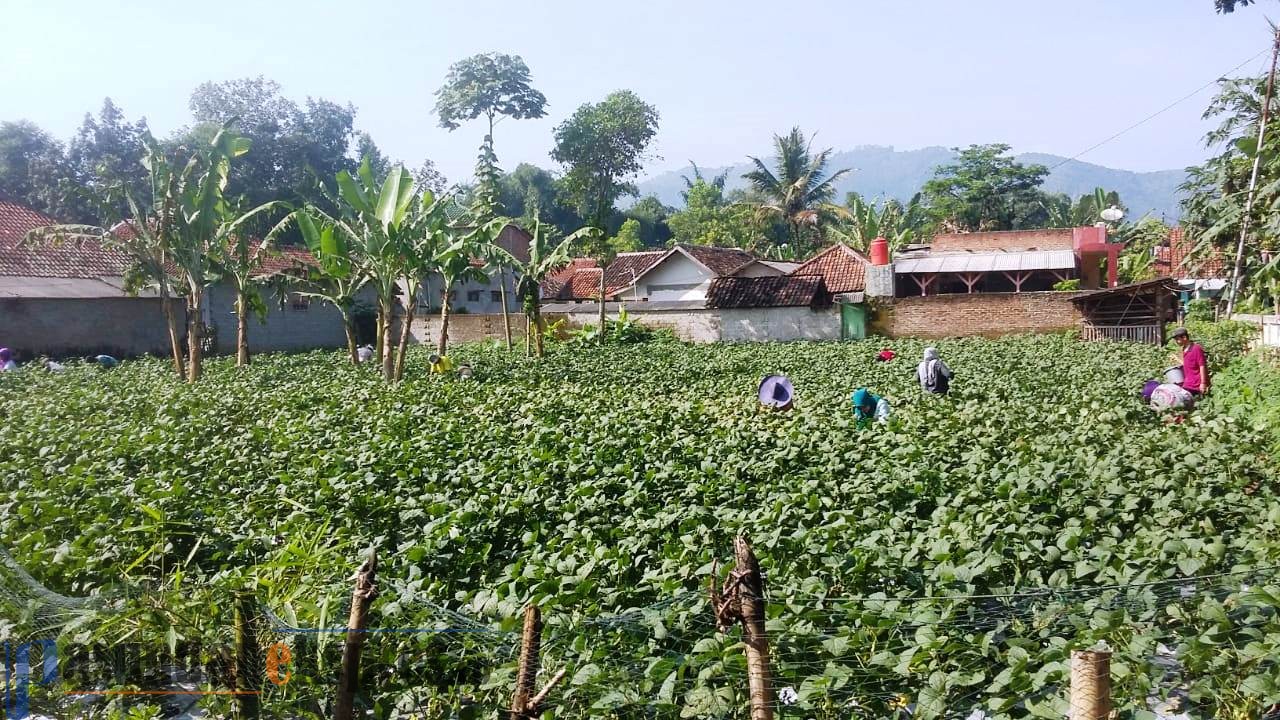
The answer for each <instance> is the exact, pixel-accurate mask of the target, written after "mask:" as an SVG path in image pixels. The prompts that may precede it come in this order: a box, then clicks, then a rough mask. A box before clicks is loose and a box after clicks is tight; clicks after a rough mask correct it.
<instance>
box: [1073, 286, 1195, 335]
mask: <svg viewBox="0 0 1280 720" xmlns="http://www.w3.org/2000/svg"><path fill="white" fill-rule="evenodd" d="M1177 292H1178V284H1177V283H1176V282H1175V281H1174V280H1172V279H1170V278H1167V277H1162V278H1156V279H1155V280H1147V281H1145V282H1140V283H1131V284H1129V285H1120V286H1118V287H1113V288H1106V289H1103V290H1092V291H1089V292H1085V293H1081V294H1080V295H1077V296H1076V297H1074V298H1072V300H1071V302H1073V303H1075V306H1076V309H1077V310H1079V311H1080V315H1081V316H1082V317H1083V319H1084V326H1083V328H1082V330H1081V335H1082V336H1083V337H1084V339H1085V340H1129V341H1131V342H1140V343H1149V344H1152V345H1164V343H1165V326H1166V325H1167V324H1168V323H1169V322H1170V321H1176V320H1177V312H1178V311H1177V308H1178V303H1177Z"/></svg>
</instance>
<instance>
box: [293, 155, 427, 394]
mask: <svg viewBox="0 0 1280 720" xmlns="http://www.w3.org/2000/svg"><path fill="white" fill-rule="evenodd" d="M337 182H338V192H339V199H340V202H339V203H338V207H339V209H340V216H339V217H334V216H331V215H328V214H327V213H325V212H324V211H322V210H320V209H318V208H316V207H314V206H308V207H307V208H306V209H305V211H304V212H305V213H309V214H312V215H314V216H316V217H317V218H319V219H320V220H321V223H322V224H323V225H324V226H326V229H330V228H331V229H332V231H333V237H332V238H331V239H330V242H335V240H336V238H338V237H341V238H342V242H343V243H345V244H346V246H347V248H348V257H349V258H350V259H351V261H352V265H353V266H354V267H353V270H354V272H356V273H358V274H360V275H363V276H364V277H365V278H366V279H367V281H368V283H369V285H370V286H371V287H372V288H373V291H374V294H375V295H376V297H377V300H378V328H377V341H376V344H377V357H378V360H379V361H380V363H381V365H382V374H383V377H384V378H385V379H386V380H387V381H391V380H394V378H395V353H393V352H392V347H393V345H394V338H392V337H391V327H392V322H393V319H394V317H395V306H396V302H397V298H398V296H399V294H400V282H401V279H402V278H403V277H404V275H405V268H406V265H407V262H408V260H407V253H406V246H407V245H408V243H409V238H411V237H412V236H413V234H414V233H415V232H417V227H416V215H415V213H414V211H413V205H414V197H415V193H414V182H413V176H412V175H410V174H409V171H408V170H405V169H404V166H403V165H396V166H395V167H393V168H392V169H391V172H390V173H388V175H387V178H386V180H385V181H383V183H382V185H381V186H379V185H378V183H377V181H376V180H375V179H374V176H373V170H372V168H371V166H370V162H369V158H368V157H366V158H365V159H364V161H363V162H361V163H360V168H359V170H358V171H357V173H356V175H355V176H352V175H351V174H350V173H348V172H347V171H346V170H342V171H340V172H339V173H338V174H337ZM320 239H321V240H323V239H324V238H323V235H322V236H321V238H320Z"/></svg>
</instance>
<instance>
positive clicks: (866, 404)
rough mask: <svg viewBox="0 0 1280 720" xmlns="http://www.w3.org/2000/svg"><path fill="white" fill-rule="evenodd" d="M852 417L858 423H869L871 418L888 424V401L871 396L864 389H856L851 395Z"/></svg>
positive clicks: (889, 411)
mask: <svg viewBox="0 0 1280 720" xmlns="http://www.w3.org/2000/svg"><path fill="white" fill-rule="evenodd" d="M852 400H853V417H854V419H856V420H857V421H858V422H863V421H870V420H871V419H872V418H874V419H875V420H877V421H879V422H882V423H884V422H889V415H890V414H891V412H892V411H891V410H890V409H889V401H888V400H885V399H884V398H882V397H880V396H879V395H875V394H872V392H871V391H870V390H868V389H866V388H858V389H857V391H855V392H854V393H853V398H852Z"/></svg>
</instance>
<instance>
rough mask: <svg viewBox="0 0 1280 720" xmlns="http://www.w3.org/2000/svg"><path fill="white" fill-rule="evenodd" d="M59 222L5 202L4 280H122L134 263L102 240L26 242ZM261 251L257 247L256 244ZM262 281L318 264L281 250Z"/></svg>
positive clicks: (0, 231)
mask: <svg viewBox="0 0 1280 720" xmlns="http://www.w3.org/2000/svg"><path fill="white" fill-rule="evenodd" d="M56 224H57V221H56V220H54V219H53V218H51V217H49V216H47V215H43V214H41V213H38V212H36V211H35V210H32V209H30V208H27V207H23V206H22V205H18V204H17V203H12V202H7V201H4V200H0V276H9V277H44V278H99V277H121V276H123V275H124V274H125V272H126V271H127V270H128V269H129V266H130V260H129V258H128V256H126V255H125V254H124V253H123V252H120V251H118V250H114V249H112V248H109V247H103V246H102V243H101V242H99V241H97V240H83V241H65V242H64V241H59V240H51V241H50V242H45V243H35V244H32V243H28V242H26V236H27V233H28V232H29V231H31V230H34V229H36V228H41V227H48V226H50V225H56ZM113 232H115V234H117V235H119V236H121V237H122V238H128V237H132V236H133V235H134V230H133V226H132V225H129V224H126V223H121V224H119V225H117V226H116V227H115V228H113ZM254 247H255V249H256V247H257V242H256V241H255V242H254ZM261 262H262V269H261V270H260V271H259V273H258V276H259V277H263V276H267V275H275V274H277V273H282V272H287V271H290V270H296V269H297V268H299V266H312V267H314V266H315V264H316V261H315V258H314V257H312V255H311V253H310V252H309V251H307V250H306V248H300V247H293V246H278V247H276V248H275V249H274V250H272V251H271V252H268V253H266V254H264V255H263V256H262V258H261Z"/></svg>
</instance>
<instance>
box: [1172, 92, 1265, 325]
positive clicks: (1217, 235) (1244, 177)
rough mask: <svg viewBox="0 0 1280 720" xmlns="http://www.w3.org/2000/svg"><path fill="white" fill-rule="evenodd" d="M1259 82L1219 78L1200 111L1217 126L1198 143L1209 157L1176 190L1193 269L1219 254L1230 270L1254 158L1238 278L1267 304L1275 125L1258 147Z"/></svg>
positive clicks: (1193, 169)
mask: <svg viewBox="0 0 1280 720" xmlns="http://www.w3.org/2000/svg"><path fill="white" fill-rule="evenodd" d="M1265 88H1266V79H1265V77H1245V78H1224V79H1222V80H1220V81H1219V88H1218V94H1217V95H1216V96H1214V99H1213V100H1212V101H1211V102H1210V103H1209V107H1208V108H1207V109H1206V110H1205V112H1204V117H1205V119H1206V120H1216V121H1217V122H1218V125H1217V126H1216V127H1214V128H1213V129H1211V130H1210V131H1209V132H1208V133H1207V134H1206V135H1205V138H1204V142H1205V146H1206V147H1207V148H1210V149H1211V150H1212V151H1213V152H1214V153H1215V155H1214V156H1213V157H1210V158H1209V159H1208V160H1206V161H1205V162H1204V163H1203V164H1202V165H1198V166H1194V167H1190V168H1187V181H1186V182H1185V183H1184V184H1183V185H1182V186H1181V187H1180V188H1179V189H1180V190H1181V191H1182V193H1183V197H1184V200H1183V202H1182V207H1183V217H1182V225H1183V228H1184V232H1185V233H1186V234H1187V237H1189V238H1192V239H1194V241H1195V247H1194V250H1193V253H1192V258H1191V263H1192V266H1193V269H1194V267H1195V266H1196V265H1198V264H1199V262H1200V261H1201V260H1203V259H1205V258H1206V257H1208V256H1209V255H1211V254H1213V253H1223V254H1224V255H1225V256H1226V257H1227V258H1229V259H1228V264H1229V265H1230V266H1234V260H1235V255H1236V245H1237V242H1238V240H1239V237H1240V231H1241V226H1242V225H1243V223H1244V218H1245V207H1246V206H1247V205H1248V196H1249V182H1250V178H1251V176H1252V173H1253V164H1254V160H1255V159H1256V160H1257V161H1258V182H1257V188H1256V191H1255V193H1254V200H1253V206H1252V208H1251V211H1250V216H1249V228H1251V230H1250V233H1249V234H1250V236H1251V237H1250V238H1249V242H1246V243H1245V253H1244V256H1243V257H1242V264H1241V269H1242V271H1243V276H1244V277H1245V278H1246V280H1245V283H1244V286H1243V287H1242V288H1241V291H1242V292H1243V293H1245V294H1249V295H1254V296H1258V297H1260V298H1261V299H1264V300H1268V301H1274V300H1275V299H1276V297H1277V296H1278V295H1280V252H1277V250H1280V244H1278V243H1277V238H1280V215H1277V213H1276V212H1274V208H1275V207H1276V204H1277V202H1280V127H1277V123H1269V124H1268V126H1267V132H1266V137H1265V138H1263V143H1262V148H1261V153H1259V148H1258V123H1259V119H1260V117H1261V111H1262V104H1263V97H1264V96H1265V92H1266V90H1265ZM1270 113H1271V117H1272V118H1275V117H1276V116H1277V114H1278V113H1280V97H1278V96H1276V95H1273V97H1272V99H1271V110H1270Z"/></svg>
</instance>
